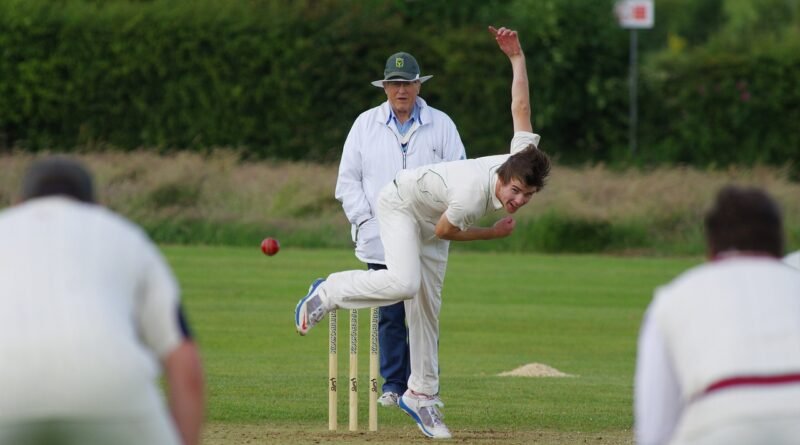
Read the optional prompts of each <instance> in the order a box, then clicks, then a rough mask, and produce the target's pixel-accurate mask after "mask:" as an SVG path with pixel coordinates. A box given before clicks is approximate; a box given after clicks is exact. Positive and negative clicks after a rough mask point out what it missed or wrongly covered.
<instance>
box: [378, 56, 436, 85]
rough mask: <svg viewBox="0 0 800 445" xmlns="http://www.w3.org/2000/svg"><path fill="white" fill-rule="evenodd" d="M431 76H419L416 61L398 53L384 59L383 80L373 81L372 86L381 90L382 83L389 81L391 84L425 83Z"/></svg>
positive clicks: (412, 57)
mask: <svg viewBox="0 0 800 445" xmlns="http://www.w3.org/2000/svg"><path fill="white" fill-rule="evenodd" d="M431 77H433V76H420V75H419V64H418V63H417V59H415V58H414V56H412V55H411V54H409V53H404V52H399V53H395V54H392V55H391V56H389V58H388V59H386V68H385V69H384V70H383V79H381V80H374V81H372V84H373V85H375V86H376V87H378V88H383V82H386V81H388V80H391V81H393V82H413V81H415V80H419V81H420V83H422V82H425V81H426V80H428V79H430V78H431Z"/></svg>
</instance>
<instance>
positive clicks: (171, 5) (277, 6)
mask: <svg viewBox="0 0 800 445" xmlns="http://www.w3.org/2000/svg"><path fill="white" fill-rule="evenodd" d="M423 3H425V2H408V1H405V0H396V1H379V0H371V1H347V0H338V1H337V0H320V1H296V2H290V1H275V0H263V1H244V0H229V1H224V2H219V1H211V0H199V1H192V2H182V1H169V0H155V1H139V2H133V1H122V0H108V1H84V0H62V1H55V2H54V1H50V0H6V1H4V2H2V3H0V45H2V47H3V48H4V57H3V58H2V59H0V93H2V97H3V100H2V102H0V135H2V140H0V144H2V145H4V146H5V147H9V146H12V145H17V146H22V147H23V148H29V149H40V148H59V149H72V148H73V147H76V146H89V147H92V146H96V145H111V146H114V147H120V148H124V149H133V148H137V147H141V146H147V147H159V148H161V149H198V150H203V149H206V148H208V147H213V146H232V147H237V148H243V149H244V150H245V151H246V153H248V154H249V155H251V156H255V157H261V158H264V157H267V158H289V159H313V160H334V159H336V158H338V155H339V153H340V150H341V144H342V143H343V141H344V138H345V136H346V134H347V131H348V130H349V127H350V125H351V124H352V122H353V120H354V119H355V117H356V116H357V115H358V114H359V113H360V112H361V111H363V110H365V109H367V108H369V107H372V106H374V105H376V104H378V103H380V102H381V101H383V100H385V96H384V95H383V92H382V91H381V90H379V89H377V88H374V87H372V86H371V85H369V82H370V81H371V80H374V79H376V78H379V77H380V76H381V74H382V67H383V63H384V61H385V58H386V56H387V55H388V54H391V53H393V52H395V51H398V50H401V49H402V50H407V51H411V52H412V53H414V54H415V55H416V56H417V58H418V59H419V60H420V63H421V65H422V68H423V71H424V72H425V73H431V74H434V75H435V78H434V80H433V81H431V82H429V83H427V84H426V85H425V86H424V87H423V94H422V95H423V97H425V98H426V99H427V100H428V101H429V102H430V103H431V104H432V105H434V106H436V107H438V108H440V109H442V110H445V111H446V112H448V113H449V114H450V115H451V116H452V117H453V118H454V120H455V121H456V123H457V125H458V126H459V129H460V131H461V133H462V138H463V139H464V141H465V143H466V144H467V146H468V151H469V153H470V155H471V156H478V155H484V154H489V153H496V152H498V151H499V150H503V149H504V147H506V146H507V143H508V139H509V136H510V132H511V125H510V119H509V111H508V108H509V78H510V67H509V63H508V62H507V60H506V59H505V57H503V55H502V54H501V53H500V52H499V51H498V50H497V48H496V45H495V44H494V42H493V40H492V39H491V38H490V36H489V34H488V32H487V31H486V27H487V25H489V24H496V25H498V26H499V25H501V24H505V25H509V26H514V27H516V28H519V29H520V30H521V33H522V40H523V42H524V44H525V45H526V51H527V53H528V55H529V59H530V62H529V65H530V67H531V68H530V71H531V73H530V74H531V79H532V90H533V98H534V107H535V124H536V126H537V129H540V131H541V132H542V133H543V135H544V136H545V140H546V141H547V142H546V143H547V144H548V146H549V147H551V149H552V151H554V152H557V153H559V154H560V156H563V157H565V158H576V159H582V158H584V157H585V156H595V157H597V158H600V157H602V156H603V155H604V154H605V153H606V151H605V149H604V147H606V146H608V145H609V143H611V142H613V139H614V138H618V137H620V135H621V134H623V133H624V130H620V129H619V128H618V127H619V116H620V114H619V112H620V109H621V106H622V105H623V104H622V102H621V101H622V98H623V90H620V89H619V88H618V87H619V85H620V84H621V82H622V80H621V77H620V76H623V75H624V69H623V68H622V67H623V66H624V60H625V57H624V51H625V45H624V42H620V37H621V36H624V34H622V33H620V31H619V30H618V29H616V28H615V27H614V26H613V24H612V23H611V20H610V11H611V9H610V2H589V3H587V2H583V1H580V0H560V1H555V0H550V1H502V0H496V1H483V0H481V1H476V0H471V1H466V0H465V1H461V2H441V3H433V4H427V3H425V4H423ZM543 18H544V19H543ZM586 35H591V38H590V39H583V38H582V37H585V36H586ZM597 54H603V55H604V57H595V55H597ZM608 118H610V119H608Z"/></svg>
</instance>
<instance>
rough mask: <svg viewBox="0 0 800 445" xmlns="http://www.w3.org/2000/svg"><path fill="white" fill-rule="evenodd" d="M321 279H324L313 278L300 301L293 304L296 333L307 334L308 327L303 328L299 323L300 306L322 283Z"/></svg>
mask: <svg viewBox="0 0 800 445" xmlns="http://www.w3.org/2000/svg"><path fill="white" fill-rule="evenodd" d="M323 281H325V280H324V279H322V278H317V279H316V280H314V282H313V283H311V286H309V287H308V293H307V294H306V296H305V297H303V298H302V299H301V300H300V302H299V303H297V306H295V308H294V327H295V329H296V330H297V333H298V334H300V335H306V334H308V328H307V329H305V330H303V329H302V326H301V325H300V308H301V307H303V303H305V302H306V300H308V299H309V298H311V296H312V295H314V291H315V290H317V288H318V287H319V285H320V284H322V282H323Z"/></svg>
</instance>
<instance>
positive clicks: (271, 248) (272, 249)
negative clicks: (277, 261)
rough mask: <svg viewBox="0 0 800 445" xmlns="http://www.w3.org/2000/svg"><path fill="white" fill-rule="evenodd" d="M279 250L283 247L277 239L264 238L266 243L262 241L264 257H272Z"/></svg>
mask: <svg viewBox="0 0 800 445" xmlns="http://www.w3.org/2000/svg"><path fill="white" fill-rule="evenodd" d="M279 250H281V245H280V243H279V242H278V240H276V239H275V238H264V241H261V251H262V252H264V255H267V256H272V255H275V254H276V253H278V251H279Z"/></svg>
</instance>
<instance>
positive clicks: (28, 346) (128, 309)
mask: <svg viewBox="0 0 800 445" xmlns="http://www.w3.org/2000/svg"><path fill="white" fill-rule="evenodd" d="M0 302H2V310H0V360H2V363H1V364H0V419H2V420H5V421H14V420H19V419H32V418H38V419H40V418H43V417H48V416H50V417H53V418H56V417H61V418H63V417H67V418H76V417H77V418H81V417H92V418H96V417H98V416H108V417H114V416H130V415H131V414H134V415H135V414H136V413H141V412H142V411H146V410H152V409H153V407H154V406H156V407H158V404H161V405H163V402H162V401H161V398H162V396H161V392H160V390H159V388H158V385H157V378H158V376H159V373H160V367H159V360H160V359H162V358H165V357H166V356H167V355H168V354H169V353H171V352H172V351H173V350H174V348H175V347H176V346H178V344H179V343H180V342H181V341H182V338H183V337H182V333H181V330H180V327H179V322H178V319H177V308H178V286H177V283H176V281H175V279H174V277H173V275H172V273H171V272H170V270H169V268H168V267H167V265H166V262H165V261H164V259H163V258H162V256H161V254H160V253H159V251H158V250H157V248H156V247H155V245H154V244H153V243H152V242H151V241H150V240H149V239H148V238H147V237H146V235H145V234H144V232H142V231H141V230H140V229H139V228H138V227H136V226H135V225H133V224H131V223H130V222H128V221H127V220H125V219H123V218H121V217H119V216H117V215H116V214H114V213H112V212H111V211H109V210H106V209H105V208H103V207H101V206H98V205H90V204H85V203H80V202H78V201H75V200H72V199H67V198H63V197H46V198H39V199H33V200H30V201H27V202H25V203H22V204H20V205H18V206H14V207H10V208H7V209H5V210H4V211H2V212H0ZM154 404H156V405H154Z"/></svg>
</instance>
